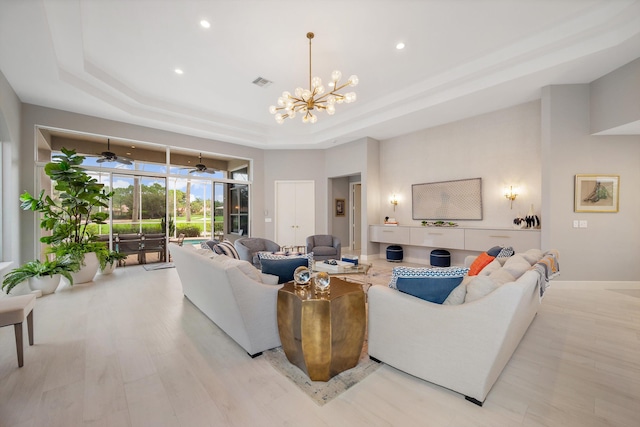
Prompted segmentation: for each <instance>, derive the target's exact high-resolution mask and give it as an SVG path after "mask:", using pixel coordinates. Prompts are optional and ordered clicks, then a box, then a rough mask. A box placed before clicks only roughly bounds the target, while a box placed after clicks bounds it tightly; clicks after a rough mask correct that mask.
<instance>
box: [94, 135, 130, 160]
mask: <svg viewBox="0 0 640 427" xmlns="http://www.w3.org/2000/svg"><path fill="white" fill-rule="evenodd" d="M100 156H101V157H100V158H99V159H98V160H96V163H109V162H117V163H122V164H123V165H132V164H133V162H132V161H131V159H128V158H126V157H122V156H118V155H116V153H114V152H112V151H111V140H110V139H107V151H103V152H102V153H100Z"/></svg>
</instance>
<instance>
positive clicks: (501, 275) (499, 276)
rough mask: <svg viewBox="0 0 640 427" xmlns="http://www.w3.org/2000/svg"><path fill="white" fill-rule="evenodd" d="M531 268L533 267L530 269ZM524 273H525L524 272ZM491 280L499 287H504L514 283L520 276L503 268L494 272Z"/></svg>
mask: <svg viewBox="0 0 640 427" xmlns="http://www.w3.org/2000/svg"><path fill="white" fill-rule="evenodd" d="M529 268H531V267H529ZM523 272H524V271H523ZM487 277H489V278H490V279H491V280H493V281H494V282H495V283H497V284H498V285H504V284H505V283H507V282H513V281H514V280H516V279H517V278H518V277H520V276H516V275H514V274H513V273H512V272H511V271H510V270H509V269H508V268H506V267H502V268H501V269H499V270H496V271H494V272H493V273H491V274H490V275H489V276H487Z"/></svg>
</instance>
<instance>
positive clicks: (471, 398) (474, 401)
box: [464, 396, 484, 406]
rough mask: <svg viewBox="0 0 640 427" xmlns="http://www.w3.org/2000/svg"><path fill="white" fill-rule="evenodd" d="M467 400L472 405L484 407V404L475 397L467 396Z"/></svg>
mask: <svg viewBox="0 0 640 427" xmlns="http://www.w3.org/2000/svg"><path fill="white" fill-rule="evenodd" d="M464 398H465V400H468V401H469V402H471V403H475V404H476V405H478V406H482V405H483V404H484V402H480V401H479V400H478V399H474V398H473V397H469V396H465V397H464Z"/></svg>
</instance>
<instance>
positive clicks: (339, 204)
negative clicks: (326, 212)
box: [336, 199, 347, 216]
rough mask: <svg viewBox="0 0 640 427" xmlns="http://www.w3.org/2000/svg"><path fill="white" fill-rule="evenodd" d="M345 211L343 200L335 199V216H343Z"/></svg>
mask: <svg viewBox="0 0 640 427" xmlns="http://www.w3.org/2000/svg"><path fill="white" fill-rule="evenodd" d="M346 210H347V207H346V205H345V201H344V199H336V216H344V215H345V212H346Z"/></svg>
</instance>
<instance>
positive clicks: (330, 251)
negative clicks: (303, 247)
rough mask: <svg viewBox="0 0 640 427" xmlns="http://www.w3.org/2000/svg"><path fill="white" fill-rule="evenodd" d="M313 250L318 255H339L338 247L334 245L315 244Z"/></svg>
mask: <svg viewBox="0 0 640 427" xmlns="http://www.w3.org/2000/svg"><path fill="white" fill-rule="evenodd" d="M313 252H314V253H315V254H316V255H318V256H328V255H335V256H337V255H338V249H336V248H334V247H333V246H314V247H313Z"/></svg>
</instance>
